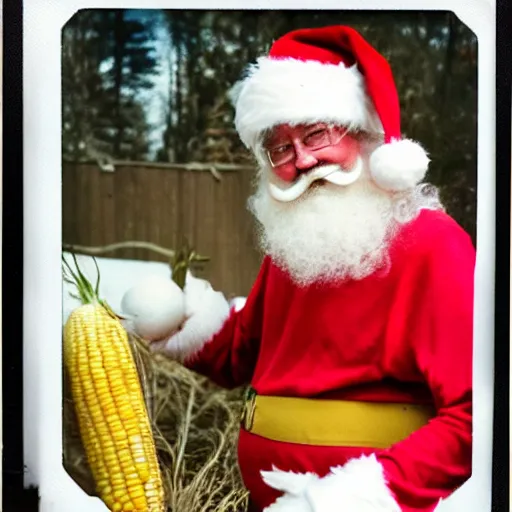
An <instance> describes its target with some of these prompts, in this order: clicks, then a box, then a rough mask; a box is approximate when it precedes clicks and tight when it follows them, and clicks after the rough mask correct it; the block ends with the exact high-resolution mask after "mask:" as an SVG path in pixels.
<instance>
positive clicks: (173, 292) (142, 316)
mask: <svg viewBox="0 0 512 512" xmlns="http://www.w3.org/2000/svg"><path fill="white" fill-rule="evenodd" d="M121 314H122V315H125V316H127V317H128V318H129V319H130V320H131V322H132V324H133V327H134V330H135V332H136V333H137V334H138V335H139V336H140V337H142V338H144V339H146V340H148V341H154V340H161V339H163V338H166V337H169V336H170V335H171V334H173V333H174V332H175V331H176V330H177V329H178V328H179V327H180V326H181V324H182V323H183V321H184V320H185V295H184V293H183V291H182V290H181V288H180V287H179V286H178V285H177V284H176V283H175V282H174V281H172V280H171V279H170V278H163V277H161V276H150V277H147V278H145V279H144V280H143V281H141V282H140V283H138V284H137V285H135V286H134V287H133V288H131V289H129V290H128V291H127V292H126V293H125V294H124V296H123V299H122V301H121Z"/></svg>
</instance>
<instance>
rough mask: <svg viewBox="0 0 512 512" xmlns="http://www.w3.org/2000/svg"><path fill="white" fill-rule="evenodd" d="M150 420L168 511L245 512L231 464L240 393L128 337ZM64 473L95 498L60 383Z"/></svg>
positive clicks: (67, 394)
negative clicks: (62, 398) (219, 386)
mask: <svg viewBox="0 0 512 512" xmlns="http://www.w3.org/2000/svg"><path fill="white" fill-rule="evenodd" d="M131 341H132V348H133V350H134V355H135V358H136V361H137V365H138V367H139V371H140V375H141V381H142V383H143V388H144V393H145V396H146V403H147V404H148V410H149V413H150V416H151V418H152V421H153V427H154V436H155V442H156V444H157V449H158V455H159V459H160V462H161V468H162V472H163V478H164V485H165V491H166V501H167V504H168V508H167V511H168V512H185V511H186V512H213V511H215V512H245V511H246V510H247V501H248V496H247V492H246V490H245V488H244V486H243V484H242V481H241V478H240V474H239V470H238V465H237V458H236V441H237V436H238V428H239V418H240V412H241V406H242V396H243V390H241V389H237V390H234V391H226V390H223V389H220V388H218V387H216V386H215V385H213V384H212V383H210V382H209V381H208V380H207V379H205V378H203V377H201V376H199V375H197V374H195V373H193V372H190V371H188V370H187V369H185V368H183V367H182V366H181V365H179V364H177V363H174V362H173V361H170V360H168V359H166V358H165V357H163V356H159V355H153V354H149V352H148V351H147V349H146V348H145V345H144V344H143V343H142V342H141V341H140V340H139V339H137V338H132V339H131ZM63 414H64V418H63V421H64V429H63V430H64V440H63V446H64V448H63V449H64V454H63V463H64V467H65V469H66V471H68V473H69V474H70V476H71V477H72V478H73V479H74V480H75V481H76V482H77V483H78V485H80V486H81V487H82V488H83V489H84V491H85V492H87V493H88V494H90V495H96V493H95V490H94V481H93V479H92V476H91V474H90V471H89V468H88V465H87V461H86V459H85V454H84V450H83V446H82V443H81V441H80V435H79V431H78V424H77V419H76V416H75V413H74V408H73V402H72V399H71V395H70V390H69V385H68V383H67V379H66V376H65V377H64V403H63Z"/></svg>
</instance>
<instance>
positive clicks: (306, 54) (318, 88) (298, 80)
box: [230, 25, 429, 191]
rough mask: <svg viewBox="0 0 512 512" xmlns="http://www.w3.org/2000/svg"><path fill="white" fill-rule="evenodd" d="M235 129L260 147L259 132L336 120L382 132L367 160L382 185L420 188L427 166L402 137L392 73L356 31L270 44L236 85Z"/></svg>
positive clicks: (327, 30)
mask: <svg viewBox="0 0 512 512" xmlns="http://www.w3.org/2000/svg"><path fill="white" fill-rule="evenodd" d="M230 97H231V100H232V102H233V105H234V107H235V111H236V113H235V127H236V129H237V131H238V134H239V136H240V138H241V140H242V142H243V143H244V144H245V145H246V147H248V148H250V149H252V150H253V151H255V152H257V151H258V150H260V149H261V135H262V133H264V132H265V131H266V130H268V129H271V128H272V127H274V126H276V125H279V124H283V123H288V124H298V123H314V122H319V121H323V122H332V123H337V124H342V125H346V126H348V127H350V128H352V129H358V130H363V131H365V132H368V133H371V134H379V135H380V136H382V138H383V144H381V145H379V146H378V147H377V149H375V150H374V151H373V152H372V154H371V156H370V173H371V175H372V178H373V179H374V181H375V182H376V183H377V185H379V186H380V187H382V188H384V189H386V190H391V191H399V190H405V189H408V188H412V187H413V186H414V185H416V184H417V183H419V182H420V181H421V180H422V179H423V177H424V176H425V173H426V171H427V168H428V163H429V159H428V157H427V154H426V152H425V150H424V149H423V148H422V147H421V146H420V145H419V144H418V143H417V142H415V141H412V140H408V139H402V136H401V133H400V104H399V100H398V94H397V91H396V86H395V82H394V79H393V74H392V72H391V68H390V66H389V64H388V62H387V61H386V59H385V58H384V57H383V56H382V55H381V54H380V53H378V52H377V51H376V50H375V49H374V48H373V47H372V46H371V45H370V44H369V43H368V42H367V41H365V39H364V38H363V37H362V36H361V35H360V34H359V33H358V32H357V31H355V30H354V29H352V28H350V27H346V26H340V25H337V26H330V27H324V28H313V29H299V30H295V31H292V32H290V33H288V34H286V35H284V36H283V37H281V38H280V39H278V40H277V41H275V42H274V44H273V45H272V47H271V49H270V52H269V54H268V56H263V57H260V58H258V59H257V61H256V63H255V64H253V65H251V66H249V68H248V69H247V72H246V75H245V76H244V77H243V78H242V79H241V80H240V81H239V82H238V83H237V84H235V86H234V87H233V89H232V90H231V92H230Z"/></svg>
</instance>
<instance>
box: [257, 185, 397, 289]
mask: <svg viewBox="0 0 512 512" xmlns="http://www.w3.org/2000/svg"><path fill="white" fill-rule="evenodd" d="M395 206H396V205H395V201H394V200H393V199H392V197H391V196H390V194H388V193H386V192H384V191H382V190H380V189H379V188H377V187H376V186H375V185H374V184H373V182H371V181H370V180H369V179H368V177H367V176H363V177H361V178H360V179H359V180H358V181H356V182H355V183H354V184H352V185H350V186H348V187H341V186H336V185H332V184H330V183H325V182H324V183H322V185H321V186H319V187H315V186H314V187H312V188H310V189H309V190H307V191H306V192H305V193H304V194H303V195H302V196H301V197H300V198H299V199H297V200H295V201H292V202H289V203H283V202H279V201H276V200H275V199H273V198H272V197H271V196H270V194H269V192H268V191H267V185H266V182H265V178H264V177H262V178H261V181H260V184H259V187H258V190H257V192H256V193H255V194H254V195H253V196H252V197H251V198H250V199H249V210H250V211H251V212H252V213H253V214H254V215H255V217H256V219H257V220H258V221H259V223H260V224H261V228H260V230H259V233H258V239H259V244H260V246H261V248H262V250H263V251H264V252H265V253H266V254H268V255H270V256H271V257H272V259H273V261H274V263H275V264H276V265H277V266H279V267H280V268H282V269H283V270H285V271H286V272H287V273H288V274H289V275H290V277H291V278H292V279H293V280H294V281H295V282H296V283H297V284H298V285H300V286H307V285H310V284H312V283H315V282H322V283H327V282H334V281H339V280H345V279H362V278H364V277H366V276H368V275H370V274H372V273H374V272H375V271H377V270H380V269H382V270H385V269H386V268H387V266H388V265H389V256H388V246H389V241H390V239H391V238H392V236H393V233H394V232H395V231H396V227H397V225H398V222H397V220H396V218H395V215H394V212H395V211H396V210H395Z"/></svg>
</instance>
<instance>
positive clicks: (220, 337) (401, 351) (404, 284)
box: [185, 210, 475, 512]
mask: <svg viewBox="0 0 512 512" xmlns="http://www.w3.org/2000/svg"><path fill="white" fill-rule="evenodd" d="M390 256H391V266H390V268H389V269H388V270H387V271H382V272H377V273H375V274H373V275H371V276H369V277H367V278H365V279H363V280H360V281H355V280H354V281H345V282H342V283H339V284H333V285H332V286H326V285H322V286H315V285H312V286H308V287H297V286H296V285H295V284H294V283H293V282H292V281H291V279H290V278H289V277H288V275H287V274H286V273H285V272H284V271H282V270H281V269H279V268H278V267H276V266H275V265H274V264H273V262H272V260H271V259H270V258H269V257H266V258H265V259H264V261H263V264H262V266H261V270H260V273H259V275H258V278H257V280H256V282H255V284H254V287H253V288H252V290H251V293H250V295H249V297H248V299H247V302H246V304H245V306H244V307H243V309H242V310H240V311H234V310H232V311H231V312H230V314H229V317H228V318H227V319H226V320H225V322H224V323H223V324H222V327H221V328H220V329H219V331H218V332H217V333H215V334H214V335H213V336H211V337H210V338H209V339H207V340H205V343H204V345H203V346H202V348H200V349H199V350H198V351H197V352H195V353H194V354H193V355H189V356H188V357H187V358H186V359H185V364H186V365H187V366H188V367H189V368H191V369H192V370H194V371H197V372H200V373H202V374H204V375H207V376H208V377H209V378H210V379H212V380H213V381H215V382H216V383H218V384H220V385H221V386H225V387H229V388H231V387H236V386H242V385H246V384H248V383H250V384H251V386H252V387H253V388H254V389H255V391H256V392H257V393H258V394H260V395H269V396H278V397H309V398H311V397H318V398H325V399H344V400H350V401H369V402H394V403H411V404H418V403H422V404H432V405H433V407H434V408H435V411H436V415H435V417H434V418H433V419H432V420H431V421H430V422H429V423H428V424H426V425H425V426H424V427H422V428H420V429H419V430H418V431H416V432H415V433H413V434H412V435H410V436H409V437H408V438H406V439H404V440H403V441H401V442H398V443H396V444H394V445H393V446H391V447H389V448H386V449H377V450H375V449H372V448H370V447H364V448H360V447H357V446H355V447H354V446H351V447H344V446H320V447H317V446H313V445H303V444H297V443H287V442H279V441H274V440H269V439H265V438H264V437H261V436H258V435H255V434H252V433H249V432H247V431H246V430H244V429H243V428H242V429H241V431H240V438H239V452H238V454H239V463H240V468H241V471H242V476H243V479H244V482H245V484H246V486H247V488H248V489H249V491H250V492H251V495H252V500H253V501H254V503H255V505H256V507H257V509H258V510H262V509H263V508H264V507H266V506H268V505H270V504H271V503H273V502H274V500H275V499H276V498H277V497H278V496H280V495H281V494H282V493H281V492H279V491H278V490H276V489H274V488H272V487H270V486H268V485H267V484H266V483H265V481H264V480H263V479H262V476H261V474H260V472H261V471H270V470H272V467H273V466H276V467H277V468H279V469H280V470H284V471H293V472H296V473H305V472H313V473H315V474H317V475H319V476H322V477H323V476H326V475H329V474H330V475H331V476H332V477H333V478H332V480H333V482H332V489H330V490H329V492H328V496H329V500H331V499H334V500H336V501H335V502H332V503H331V506H330V508H327V509H325V510H338V508H337V507H338V506H339V510H343V511H347V512H359V511H363V510H375V511H377V510H382V511H388V510H401V511H403V512H412V511H425V512H426V511H429V510H433V508H434V507H435V505H436V504H437V502H438V501H439V499H442V498H445V497H447V496H448V495H449V494H450V493H452V492H453V491H454V490H455V489H456V488H457V487H458V486H460V485H461V484H462V483H463V482H464V481H465V480H466V479H467V478H468V477H469V476H470V473H471V432H472V426H471V403H472V402H471V399H472V396H471V394H472V393H471V392H472V364H471V363H472V325H473V322H472V318H473V279H474V277H473V275H474V274H473V273H474V263H475V252H474V249H473V246H472V243H471V240H470V238H469V237H468V235H467V234H466V233H465V232H464V231H463V230H462V229H461V228H460V227H459V226H458V225H457V224H456V223H455V222H454V221H453V220H452V219H451V218H450V217H448V216H447V215H446V214H444V213H442V212H439V211H429V210H424V211H422V212H421V214H420V215H419V216H418V218H417V219H416V220H414V221H412V222H411V223H409V224H407V225H405V226H404V227H403V228H402V230H401V232H400V233H399V235H398V236H397V237H396V238H395V240H394V242H393V244H392V246H391V249H390ZM207 303H208V301H207V300H206V301H205V300H204V298H203V304H204V305H206V304H207ZM199 309H202V307H201V306H199ZM369 454H375V459H373V458H369V459H365V458H363V459H361V458H360V457H361V456H362V455H369ZM349 461H352V464H353V463H354V462H359V463H361V464H360V467H357V465H354V464H353V472H354V474H355V478H356V479H359V488H357V487H356V488H354V487H349V488H347V489H345V491H344V490H343V489H344V487H343V479H347V478H350V479H354V475H348V476H347V475H344V474H341V475H336V474H335V473H332V468H335V467H336V466H343V465H345V464H346V463H347V462H349ZM376 468H377V469H380V468H382V470H383V472H382V475H380V474H379V471H374V470H375V469H376ZM372 471H373V473H372ZM336 479H338V481H336ZM382 482H386V487H385V488H384V487H382V485H381V484H382ZM315 492H317V493H318V494H319V496H315ZM322 492H324V490H323V489H322V488H319V489H318V490H313V493H312V497H311V498H310V499H311V500H312V503H313V508H312V510H315V511H318V512H321V511H322V510H324V508H322V507H320V506H319V507H317V508H315V499H316V500H317V501H318V503H321V502H322V500H323V498H322V497H321V494H322ZM326 492H327V491H326ZM347 492H349V493H352V494H353V493H356V494H357V493H358V492H359V493H361V496H360V497H359V498H360V499H367V500H370V501H371V500H372V499H373V501H374V502H375V503H378V502H379V500H382V499H383V493H384V495H385V493H387V492H389V494H390V495H391V496H392V497H393V499H394V501H395V502H396V503H397V504H399V506H400V508H399V509H398V508H393V506H394V505H392V504H390V505H389V506H386V505H384V506H383V507H381V508H378V506H377V505H372V506H374V508H368V509H366V508H363V504H361V505H360V506H359V507H358V506H357V505H355V503H357V496H356V498H355V499H356V501H354V496H351V495H347ZM345 501H346V502H347V503H348V505H349V506H347V505H346V503H345ZM384 503H385V500H384Z"/></svg>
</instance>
